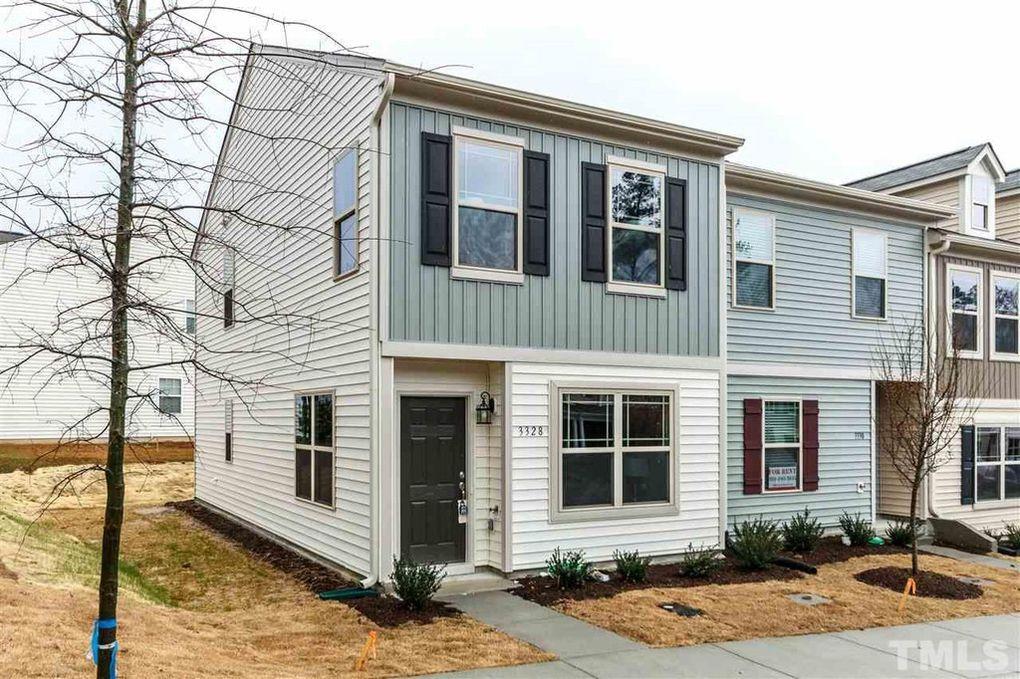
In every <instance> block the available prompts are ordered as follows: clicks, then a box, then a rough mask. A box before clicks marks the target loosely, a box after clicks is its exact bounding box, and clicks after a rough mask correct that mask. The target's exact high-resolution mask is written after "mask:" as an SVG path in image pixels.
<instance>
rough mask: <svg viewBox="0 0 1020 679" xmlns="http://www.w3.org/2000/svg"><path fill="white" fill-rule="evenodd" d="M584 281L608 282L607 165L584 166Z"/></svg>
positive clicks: (582, 251)
mask: <svg viewBox="0 0 1020 679" xmlns="http://www.w3.org/2000/svg"><path fill="white" fill-rule="evenodd" d="M581 280H582V281H594V282H596V283H604V282H605V281H606V166H605V165H596V164H595V163H581Z"/></svg>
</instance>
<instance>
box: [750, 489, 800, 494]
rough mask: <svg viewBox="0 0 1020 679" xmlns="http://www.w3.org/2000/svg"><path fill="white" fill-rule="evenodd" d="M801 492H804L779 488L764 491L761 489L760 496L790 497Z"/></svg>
mask: <svg viewBox="0 0 1020 679" xmlns="http://www.w3.org/2000/svg"><path fill="white" fill-rule="evenodd" d="M803 492H804V489H803V488H780V489H777V490H765V488H762V489H761V494H762V495H791V494H793V493H803Z"/></svg>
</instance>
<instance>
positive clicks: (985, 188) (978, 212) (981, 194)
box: [970, 175, 992, 231]
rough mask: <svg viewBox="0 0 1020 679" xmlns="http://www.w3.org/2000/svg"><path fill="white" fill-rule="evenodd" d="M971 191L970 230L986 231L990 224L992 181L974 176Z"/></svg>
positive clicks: (980, 176)
mask: <svg viewBox="0 0 1020 679" xmlns="http://www.w3.org/2000/svg"><path fill="white" fill-rule="evenodd" d="M971 191H972V193H973V198H972V200H971V204H972V207H971V210H972V211H971V219H970V225H971V228H974V229H980V230H982V231H987V230H988V228H989V226H990V223H991V219H990V217H991V214H990V206H991V204H992V181H991V180H990V179H989V178H988V177H985V176H982V175H974V176H973V177H972V178H971Z"/></svg>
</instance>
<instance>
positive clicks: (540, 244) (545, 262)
mask: <svg viewBox="0 0 1020 679" xmlns="http://www.w3.org/2000/svg"><path fill="white" fill-rule="evenodd" d="M524 273H526V274H530V275H532V276H548V275H549V154H548V153H538V152H536V151H525V152H524Z"/></svg>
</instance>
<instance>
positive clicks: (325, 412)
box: [294, 394, 334, 507]
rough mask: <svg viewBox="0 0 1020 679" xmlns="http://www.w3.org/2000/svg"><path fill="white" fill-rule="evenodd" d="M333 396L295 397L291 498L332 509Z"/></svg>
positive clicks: (312, 395)
mask: <svg viewBox="0 0 1020 679" xmlns="http://www.w3.org/2000/svg"><path fill="white" fill-rule="evenodd" d="M333 469H334V464H333V395H332V394H299V395H298V396H296V397H294V494H295V495H296V496H297V497H299V498H301V499H302V500H309V501H311V502H315V503H316V504H320V505H325V506H327V507H332V506H333V485H334V484H333Z"/></svg>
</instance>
